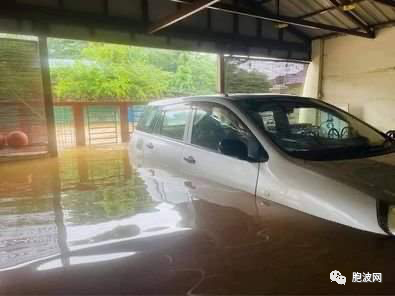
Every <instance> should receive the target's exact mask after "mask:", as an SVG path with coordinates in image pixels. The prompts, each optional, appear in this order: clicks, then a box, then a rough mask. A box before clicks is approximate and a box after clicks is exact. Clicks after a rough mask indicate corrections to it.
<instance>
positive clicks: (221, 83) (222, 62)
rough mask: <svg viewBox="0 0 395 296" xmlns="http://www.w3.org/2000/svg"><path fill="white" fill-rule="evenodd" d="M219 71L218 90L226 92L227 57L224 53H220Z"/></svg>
mask: <svg viewBox="0 0 395 296" xmlns="http://www.w3.org/2000/svg"><path fill="white" fill-rule="evenodd" d="M217 73H218V80H217V91H218V93H220V94H225V57H224V55H223V54H222V53H221V54H219V55H218V64H217Z"/></svg>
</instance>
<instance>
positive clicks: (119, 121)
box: [54, 102, 144, 149]
mask: <svg viewBox="0 0 395 296" xmlns="http://www.w3.org/2000/svg"><path fill="white" fill-rule="evenodd" d="M54 105H55V106H54V109H55V124H56V138H57V144H58V147H59V148H61V149H65V148H70V147H74V146H77V145H78V146H83V145H106V144H118V143H122V142H127V141H128V139H129V135H130V134H131V133H133V131H134V129H135V126H136V123H137V121H138V120H139V118H140V116H141V114H142V112H143V111H144V105H135V104H133V103H124V102H103V103H96V102H95V103H87V102H62V103H55V104H54Z"/></svg>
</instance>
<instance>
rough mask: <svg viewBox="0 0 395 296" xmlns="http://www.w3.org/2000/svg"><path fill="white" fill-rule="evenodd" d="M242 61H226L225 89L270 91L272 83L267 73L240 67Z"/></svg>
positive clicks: (236, 91) (253, 91) (244, 91)
mask: <svg viewBox="0 0 395 296" xmlns="http://www.w3.org/2000/svg"><path fill="white" fill-rule="evenodd" d="M241 63H242V61H229V60H228V61H226V63H225V89H226V92H229V93H263V92H269V91H270V88H271V87H272V84H271V83H270V81H269V79H268V77H267V76H266V74H264V73H261V72H258V71H256V70H252V71H248V70H245V69H243V68H242V67H240V64H241Z"/></svg>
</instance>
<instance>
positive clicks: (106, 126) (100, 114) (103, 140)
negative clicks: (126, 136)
mask: <svg viewBox="0 0 395 296" xmlns="http://www.w3.org/2000/svg"><path fill="white" fill-rule="evenodd" d="M85 112H86V119H87V132H88V141H89V144H90V145H92V144H117V143H120V142H121V141H120V131H119V125H118V122H119V107H118V106H87V107H86V111H85Z"/></svg>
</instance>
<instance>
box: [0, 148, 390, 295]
mask: <svg viewBox="0 0 395 296" xmlns="http://www.w3.org/2000/svg"><path fill="white" fill-rule="evenodd" d="M152 175H153V173H151V172H143V171H141V170H139V169H137V168H132V167H131V165H130V163H129V159H128V155H127V153H126V150H125V149H124V147H123V146H116V147H109V148H84V149H73V150H66V151H64V152H63V153H62V154H61V155H60V157H59V158H47V159H38V160H29V161H18V162H14V163H4V164H0V294H3V293H4V294H22V293H35V294H45V293H49V294H54V293H63V294H82V293H89V294H117V293H129V294H130V293H134V294H147V293H154V294H164V293H166V294H169V293H171V294H175V293H177V294H178V293H182V294H185V293H190V294H194V293H196V294H263V293H266V294H273V293H281V294H284V293H287V294H306V293H309V294H312V293H313V294H320V293H321V294H328V293H329V294H347V293H358V294H364V293H367V294H371V293H375V294H380V293H393V292H395V277H394V276H393V267H394V266H395V251H394V250H395V241H394V240H392V239H388V238H386V237H384V236H379V235H374V234H370V233H366V232H362V231H358V230H353V229H350V228H348V227H345V226H342V225H338V224H335V223H332V222H327V221H324V220H321V219H318V218H314V217H311V216H308V215H305V214H302V213H300V212H297V211H294V210H290V209H286V208H282V207H279V206H276V205H274V204H271V203H261V202H260V203H259V205H258V206H257V207H256V206H255V200H248V199H246V200H245V201H243V203H244V204H243V205H241V203H240V202H237V203H235V204H232V203H228V204H226V205H224V204H223V203H222V204H219V203H218V202H217V201H215V200H210V199H209V198H207V199H196V198H194V197H193V194H192V193H191V192H190V191H182V190H181V189H180V188H179V187H177V189H176V190H174V191H172V190H167V189H166V188H164V187H161V186H160V184H158V183H155V182H154V181H153V178H152ZM169 188H170V187H169ZM245 209H256V213H251V211H246V210H245ZM333 270H339V271H340V272H341V273H342V274H343V275H344V276H346V277H347V283H346V285H345V286H342V285H338V284H336V283H334V282H333V283H332V282H331V281H330V279H329V273H330V272H331V271H333ZM353 272H360V273H362V272H365V273H366V272H370V273H373V272H374V273H382V277H383V282H382V283H365V284H362V283H352V273H353Z"/></svg>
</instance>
